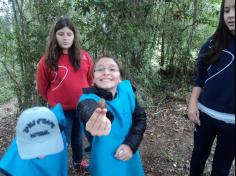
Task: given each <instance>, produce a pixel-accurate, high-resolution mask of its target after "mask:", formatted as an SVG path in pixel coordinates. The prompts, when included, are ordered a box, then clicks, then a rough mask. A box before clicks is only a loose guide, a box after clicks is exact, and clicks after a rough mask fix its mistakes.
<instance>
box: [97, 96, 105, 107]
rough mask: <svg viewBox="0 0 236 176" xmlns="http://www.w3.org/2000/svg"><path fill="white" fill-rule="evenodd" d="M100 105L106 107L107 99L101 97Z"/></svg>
mask: <svg viewBox="0 0 236 176" xmlns="http://www.w3.org/2000/svg"><path fill="white" fill-rule="evenodd" d="M98 106H99V107H100V108H101V109H105V108H106V101H105V100H104V99H103V98H101V99H100V100H99V102H98Z"/></svg>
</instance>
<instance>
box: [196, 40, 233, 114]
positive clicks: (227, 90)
mask: <svg viewBox="0 0 236 176" xmlns="http://www.w3.org/2000/svg"><path fill="white" fill-rule="evenodd" d="M211 42H212V41H211V40H208V41H207V42H206V43H205V44H204V45H203V47H202V49H201V51H200V54H199V58H198V59H197V74H196V79H195V86H197V87H201V88H202V92H201V95H200V98H199V102H200V103H201V104H203V105H204V106H206V107H208V108H210V109H213V110H216V111H219V112H223V113H230V114H235V59H234V58H235V38H234V37H232V38H231V41H230V42H229V45H228V47H227V49H225V50H222V51H221V53H220V55H219V60H218V61H217V62H215V63H213V64H205V63H204V62H203V60H202V57H200V56H201V55H202V54H204V53H205V52H206V51H207V49H209V47H211Z"/></svg>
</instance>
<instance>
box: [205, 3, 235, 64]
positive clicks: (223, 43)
mask: <svg viewBox="0 0 236 176" xmlns="http://www.w3.org/2000/svg"><path fill="white" fill-rule="evenodd" d="M224 6H225V0H222V3H221V9H220V19H219V24H218V27H217V29H216V31H215V33H214V34H213V36H212V43H211V48H209V49H208V50H207V52H206V53H205V54H203V55H202V56H201V57H202V59H203V61H204V62H205V63H207V64H212V63H215V62H217V61H218V59H219V55H220V52H221V51H222V50H223V49H226V48H227V47H228V44H229V40H230V38H231V37H232V34H231V32H230V30H229V28H228V27H227V25H226V24H225V20H224Z"/></svg>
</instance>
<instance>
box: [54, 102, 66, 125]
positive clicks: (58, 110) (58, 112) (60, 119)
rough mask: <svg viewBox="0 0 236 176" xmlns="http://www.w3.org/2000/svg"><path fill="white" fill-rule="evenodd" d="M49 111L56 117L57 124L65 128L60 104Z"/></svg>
mask: <svg viewBox="0 0 236 176" xmlns="http://www.w3.org/2000/svg"><path fill="white" fill-rule="evenodd" d="M51 111H52V112H53V113H54V114H55V115H56V117H57V120H58V122H59V124H60V125H61V126H63V127H64V128H65V126H66V119H65V115H64V111H63V109H62V106H61V104H60V103H58V104H57V105H56V106H55V107H54V108H52V109H51Z"/></svg>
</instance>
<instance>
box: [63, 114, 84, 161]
mask: <svg viewBox="0 0 236 176" xmlns="http://www.w3.org/2000/svg"><path fill="white" fill-rule="evenodd" d="M64 114H65V117H66V128H65V135H66V139H67V142H68V144H70V143H71V148H72V159H73V162H74V163H80V162H81V161H82V158H83V135H82V126H81V123H80V120H79V118H78V117H77V115H76V110H69V111H65V110H64Z"/></svg>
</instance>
